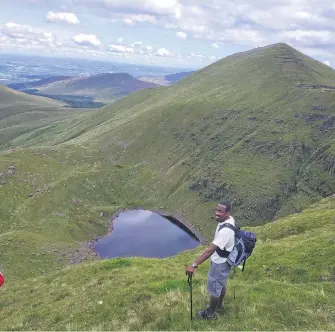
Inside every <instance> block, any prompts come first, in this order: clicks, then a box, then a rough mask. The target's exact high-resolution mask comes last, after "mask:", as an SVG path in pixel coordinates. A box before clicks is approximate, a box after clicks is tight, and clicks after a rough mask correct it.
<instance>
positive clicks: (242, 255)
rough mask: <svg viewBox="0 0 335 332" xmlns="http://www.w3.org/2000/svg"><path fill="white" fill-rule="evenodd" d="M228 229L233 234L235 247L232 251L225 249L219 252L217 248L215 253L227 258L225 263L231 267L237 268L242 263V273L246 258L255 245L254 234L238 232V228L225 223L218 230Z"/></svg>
mask: <svg viewBox="0 0 335 332" xmlns="http://www.w3.org/2000/svg"><path fill="white" fill-rule="evenodd" d="M225 227H226V228H229V229H231V230H232V231H234V232H235V245H234V248H233V250H232V251H227V250H225V249H223V250H221V249H220V248H218V249H217V250H216V252H217V253H218V255H219V256H220V257H224V258H227V263H228V264H229V265H231V266H234V267H236V266H238V265H240V264H241V263H242V262H243V268H242V271H244V266H245V262H246V260H247V258H248V257H249V256H250V255H251V254H252V251H253V250H254V248H255V245H256V241H257V239H256V234H255V233H251V232H247V231H243V230H240V228H239V227H235V226H233V225H232V224H228V223H225V224H223V225H222V226H221V227H220V228H219V231H220V230H221V229H222V228H225Z"/></svg>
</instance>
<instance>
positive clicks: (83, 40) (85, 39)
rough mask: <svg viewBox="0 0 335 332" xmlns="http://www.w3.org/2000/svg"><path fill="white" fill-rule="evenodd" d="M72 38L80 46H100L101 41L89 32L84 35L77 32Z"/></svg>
mask: <svg viewBox="0 0 335 332" xmlns="http://www.w3.org/2000/svg"><path fill="white" fill-rule="evenodd" d="M72 40H73V41H74V42H75V43H76V44H78V45H82V46H94V47H97V46H100V45H101V42H100V40H99V39H98V38H97V36H96V35H93V34H89V35H85V34H82V33H81V34H79V35H76V36H74V37H72Z"/></svg>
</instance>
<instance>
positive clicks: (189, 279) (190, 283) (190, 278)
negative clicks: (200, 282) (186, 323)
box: [187, 275, 193, 320]
mask: <svg viewBox="0 0 335 332" xmlns="http://www.w3.org/2000/svg"><path fill="white" fill-rule="evenodd" d="M187 282H188V284H189V286H190V304H191V320H192V319H193V303H192V275H189V276H188V279H187Z"/></svg>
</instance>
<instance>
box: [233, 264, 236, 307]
mask: <svg viewBox="0 0 335 332" xmlns="http://www.w3.org/2000/svg"><path fill="white" fill-rule="evenodd" d="M235 272H236V267H235V266H234V278H233V279H235ZM235 289H236V285H234V301H235V300H236V296H235Z"/></svg>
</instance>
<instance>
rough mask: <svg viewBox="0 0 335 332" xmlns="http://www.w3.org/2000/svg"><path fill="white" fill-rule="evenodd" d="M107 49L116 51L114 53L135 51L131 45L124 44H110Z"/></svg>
mask: <svg viewBox="0 0 335 332" xmlns="http://www.w3.org/2000/svg"><path fill="white" fill-rule="evenodd" d="M109 49H110V50H111V51H112V52H116V53H135V50H134V48H133V47H129V46H125V45H116V44H111V45H109Z"/></svg>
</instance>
